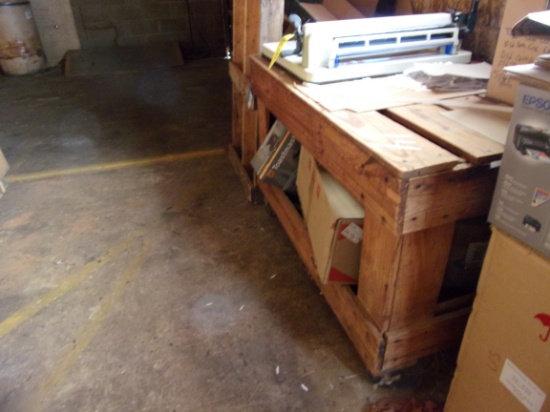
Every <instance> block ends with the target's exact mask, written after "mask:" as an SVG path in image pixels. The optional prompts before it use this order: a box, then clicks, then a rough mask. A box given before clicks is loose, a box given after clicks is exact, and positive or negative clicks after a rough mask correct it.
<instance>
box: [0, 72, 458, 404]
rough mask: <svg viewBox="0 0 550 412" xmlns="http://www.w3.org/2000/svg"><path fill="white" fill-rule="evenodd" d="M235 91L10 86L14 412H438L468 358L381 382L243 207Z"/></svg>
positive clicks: (433, 359)
mask: <svg viewBox="0 0 550 412" xmlns="http://www.w3.org/2000/svg"><path fill="white" fill-rule="evenodd" d="M227 73H228V70H227V63H226V62H224V61H199V62H194V63H189V64H187V65H185V66H184V67H181V68H178V69H173V70H168V69H158V70H155V71H151V72H148V73H132V74H116V75H115V74H113V75H101V76H90V77H71V78H67V77H64V76H63V75H62V73H61V72H60V71H56V70H52V71H50V72H47V73H44V74H40V75H36V76H26V77H20V78H12V77H0V93H1V96H2V98H1V100H0V119H1V129H0V147H1V148H2V149H3V151H4V153H5V155H6V157H7V158H8V161H9V163H10V165H11V170H10V173H9V176H8V181H9V186H8V191H7V193H6V195H5V196H4V197H3V198H2V199H0V322H1V323H0V411H2V412H29V411H30V412H35V411H79V412H84V411H90V412H91V411H102V412H106V411H113V412H115V411H116V412H120V411H170V412H171V411H179V412H180V411H183V412H194V411H218V410H223V411H228V412H231V411H369V410H371V409H372V408H371V407H372V405H374V404H377V402H378V406H379V409H378V410H382V409H381V408H380V405H381V402H382V401H383V400H384V399H392V400H402V401H407V400H411V399H413V398H414V399H416V400H419V402H420V403H422V402H425V401H428V400H430V401H433V402H435V403H436V404H438V405H439V406H441V405H442V404H443V402H444V399H445V396H446V393H447V390H448V386H449V383H450V380H451V378H452V373H453V369H454V362H455V357H456V350H455V349H453V350H450V351H446V352H443V353H439V354H436V355H433V356H430V357H428V358H426V359H423V360H421V361H419V363H418V364H417V365H415V366H414V367H411V368H409V369H406V370H404V371H401V372H400V373H399V374H398V375H396V376H393V377H392V378H395V382H393V383H391V384H389V385H385V384H384V382H381V381H380V380H379V379H374V378H373V377H371V376H370V375H369V374H368V373H367V372H366V369H365V367H364V366H363V364H362V363H361V360H360V359H359V357H358V355H357V354H356V352H355V350H354V348H353V346H352V345H351V343H350V341H349V340H348V339H347V337H346V335H345V333H344V332H343V330H342V329H341V327H340V325H339V324H338V322H337V320H336V319H335V317H334V316H333V314H332V313H331V311H330V309H329V307H328V305H327V304H326V302H325V301H324V299H323V297H322V296H321V295H320V294H319V290H318V289H317V287H316V285H315V284H314V282H313V281H312V280H311V279H310V278H309V276H308V274H307V273H306V271H305V269H304V267H303V266H302V264H301V262H300V261H299V259H298V257H297V255H296V253H295V252H294V250H293V248H292V246H291V244H290V242H289V241H288V239H287V237H286V235H285V234H284V232H283V231H282V229H281V227H280V226H279V224H278V222H277V221H276V219H275V218H274V217H273V216H272V215H271V214H270V213H268V211H267V210H266V208H265V207H262V206H252V205H250V204H247V203H246V201H245V196H244V192H243V190H242V187H241V186H240V183H239V180H238V178H237V176H236V175H235V173H234V172H233V170H232V167H231V166H230V163H229V161H228V159H227V156H226V155H225V153H224V151H223V150H222V148H223V146H224V144H226V143H227V142H228V141H229V139H230V130H231V125H230V122H231V95H230V89H231V88H230V82H229V78H228V75H227ZM384 410H386V411H390V410H395V411H397V410H399V409H395V408H394V409H384ZM432 410H437V409H432Z"/></svg>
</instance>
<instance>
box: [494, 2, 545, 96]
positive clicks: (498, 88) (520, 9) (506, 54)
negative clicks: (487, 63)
mask: <svg viewBox="0 0 550 412" xmlns="http://www.w3.org/2000/svg"><path fill="white" fill-rule="evenodd" d="M546 2H547V0H529V1H523V0H507V1H506V7H505V9H504V16H503V19H502V23H501V26H500V33H499V36H498V41H497V47H496V49H495V55H494V58H493V66H492V69H491V77H490V79H489V83H488V85H487V96H488V97H491V98H493V99H496V100H500V101H502V102H505V103H508V104H513V103H514V97H515V95H516V89H517V86H518V84H519V82H518V81H517V80H516V79H514V78H512V77H510V76H508V75H507V74H506V72H505V71H504V67H505V66H513V65H518V64H527V63H532V62H533V61H534V60H535V59H536V58H537V56H539V55H540V54H543V53H548V52H550V43H549V42H548V40H547V39H544V38H543V37H540V38H532V37H529V38H526V37H514V36H513V35H512V29H513V27H514V25H515V24H516V23H517V22H518V21H520V20H521V19H523V18H524V17H525V16H526V15H528V14H529V13H532V12H538V11H542V10H545V7H546Z"/></svg>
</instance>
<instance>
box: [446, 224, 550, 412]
mask: <svg viewBox="0 0 550 412" xmlns="http://www.w3.org/2000/svg"><path fill="white" fill-rule="evenodd" d="M549 297H550V260H549V259H547V258H545V257H544V256H542V255H540V254H539V253H537V252H535V251H534V250H533V249H531V248H529V247H528V246H526V245H524V244H522V243H521V242H518V241H517V240H516V239H514V238H513V237H510V236H509V235H507V234H506V233H504V232H502V231H500V230H498V229H496V228H495V229H494V230H493V234H492V237H491V240H490V242H489V249H488V251H487V255H486V258H485V262H484V264H483V270H482V273H481V277H480V281H479V285H478V290H477V296H476V299H475V302H474V306H473V311H472V314H471V315H470V318H469V320H468V325H467V327H466V332H465V334H464V338H463V341H462V345H461V348H460V353H459V357H458V364H457V369H456V372H455V375H454V377H453V381H452V384H451V388H450V391H449V395H448V397H447V402H446V405H445V411H446V412H477V411H480V412H481V411H483V412H503V411H506V412H516V411H517V412H525V411H531V412H543V411H544V412H548V411H550V399H549V395H550V298H549Z"/></svg>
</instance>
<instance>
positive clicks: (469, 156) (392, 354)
mask: <svg viewBox="0 0 550 412" xmlns="http://www.w3.org/2000/svg"><path fill="white" fill-rule="evenodd" d="M267 63H268V62H267V61H266V60H265V59H264V58H262V57H260V56H251V57H250V59H249V62H248V65H249V66H248V67H249V73H250V77H249V79H248V78H247V80H246V81H244V80H242V79H241V82H244V83H246V87H249V88H250V90H251V92H252V94H253V95H254V96H255V97H256V98H257V108H258V109H257V117H256V119H257V121H256V124H257V125H258V130H259V133H258V136H260V137H261V136H265V134H266V133H267V130H268V127H269V124H268V120H267V119H269V114H272V115H273V116H275V117H276V118H277V119H279V120H280V121H282V122H283V124H285V125H286V126H287V127H288V129H289V130H291V131H292V133H293V134H294V135H295V136H296V138H297V139H298V140H299V141H300V143H301V144H302V145H303V147H305V148H307V150H308V151H310V152H311V153H312V154H313V156H314V157H315V158H316V160H317V161H318V162H319V163H320V165H321V166H323V167H324V168H325V169H326V170H327V171H328V172H329V173H331V174H332V175H333V176H334V177H335V178H336V179H337V180H339V181H340V183H341V184H342V185H344V186H345V187H346V188H347V189H348V190H349V191H350V193H351V194H352V195H353V196H354V197H355V198H356V199H357V200H358V201H359V202H360V203H362V204H363V206H364V208H365V221H364V239H363V246H362V256H361V264H360V275H359V282H358V285H357V292H354V290H353V289H352V288H351V287H349V286H346V285H338V284H322V283H321V281H320V278H319V275H318V273H317V271H316V267H315V261H314V258H313V254H312V250H311V244H310V241H309V236H308V233H307V230H306V228H305V225H304V223H303V220H302V218H301V215H300V214H299V213H298V211H297V210H296V208H295V206H294V205H293V204H292V203H291V202H290V200H289V199H288V198H287V197H286V196H285V194H284V193H283V192H282V191H280V190H278V189H277V188H275V187H273V186H269V185H267V184H264V183H262V182H256V181H255V179H254V178H252V183H251V186H253V187H256V185H257V186H258V187H259V188H260V190H261V192H262V194H263V195H264V197H265V199H266V200H267V202H268V203H269V204H270V206H271V207H272V209H273V210H274V211H275V213H276V215H277V216H278V218H279V220H280V221H281V223H282V225H283V227H284V228H285V230H286V232H287V233H288V235H289V237H290V239H291V241H292V242H293V244H294V246H295V248H296V250H297V251H298V253H299V255H300V257H301V258H302V260H303V261H304V263H305V264H306V265H307V267H308V269H309V271H310V272H311V274H312V276H313V278H314V279H315V281H316V282H317V284H318V286H319V287H320V289H321V291H322V292H323V295H324V296H325V298H326V300H327V301H328V303H329V304H330V306H331V307H332V309H333V311H334V313H335V315H336V316H337V317H338V319H339V321H340V323H341V324H342V326H343V327H344V329H345V330H346V332H347V334H348V336H349V337H350V339H351V341H352V342H353V344H354V345H355V347H356V349H357V351H358V352H359V354H360V356H361V357H362V359H363V361H364V362H365V365H366V366H367V368H368V369H369V371H370V372H371V373H372V374H373V375H375V376H378V375H380V374H383V373H385V372H389V371H393V370H396V369H401V368H403V367H406V366H409V365H411V364H413V363H414V362H416V360H417V359H419V358H420V357H423V356H425V355H428V354H430V353H433V352H435V351H438V350H441V349H443V348H446V347H448V346H450V345H453V344H457V343H459V342H460V339H461V337H462V333H463V330H464V327H465V324H466V321H467V318H468V314H469V312H470V304H471V300H472V299H473V296H472V295H471V294H470V295H466V296H459V297H457V298H454V299H451V300H447V301H439V296H440V290H441V286H442V282H443V277H444V273H445V269H446V266H447V260H448V256H449V252H450V249H451V243H452V239H453V233H454V229H455V225H456V223H457V222H459V221H461V220H464V219H468V218H473V217H479V216H484V215H485V214H486V213H487V212H488V208H489V205H490V201H491V197H492V192H493V188H494V184H495V180H496V174H497V170H498V169H496V168H494V167H491V162H493V161H495V160H498V159H500V157H501V155H502V149H503V147H502V145H500V144H496V143H495V142H493V141H492V140H491V139H488V138H486V137H484V136H483V135H481V134H478V133H477V132H474V131H472V130H470V129H468V128H467V127H465V126H462V125H461V124H459V123H454V122H453V121H451V120H449V119H446V118H444V117H442V116H438V112H439V111H442V110H446V109H445V108H444V107H440V106H435V105H425V104H424V105H422V104H416V105H410V106H405V107H400V108H394V109H389V110H382V111H370V112H364V113H355V112H351V111H348V110H341V111H337V112H329V111H327V110H325V109H324V108H323V107H321V106H320V105H319V104H317V103H316V102H314V101H313V100H311V99H309V98H308V97H306V96H305V95H304V94H302V93H301V92H300V91H299V90H297V89H296V87H294V83H295V82H296V79H295V78H294V77H292V76H291V75H290V74H288V73H286V72H284V71H283V70H281V69H279V68H276V67H275V68H273V69H271V70H268V69H267ZM230 72H231V74H232V76H231V77H232V79H233V81H234V84H235V83H237V81H238V77H239V75H238V70H237V69H236V68H235V67H233V68H232V69H231V70H230ZM241 87H243V86H242V85H241ZM474 99H475V100H474V101H475V103H482V102H483V100H482V99H481V98H477V97H474ZM487 103H488V102H487ZM403 134H407V135H408V136H410V139H411V141H412V142H414V144H415V145H416V146H417V148H418V150H414V151H407V150H395V149H394V148H392V147H391V136H395V135H403ZM373 135H376V136H377V139H376V142H373V141H371V140H369V136H373ZM384 135H387V136H388V138H387V141H386V143H387V144H380V140H379V139H380V136H384ZM249 141H250V142H253V140H249ZM256 144H257V143H256ZM245 152H253V149H251V148H248V149H247V150H245Z"/></svg>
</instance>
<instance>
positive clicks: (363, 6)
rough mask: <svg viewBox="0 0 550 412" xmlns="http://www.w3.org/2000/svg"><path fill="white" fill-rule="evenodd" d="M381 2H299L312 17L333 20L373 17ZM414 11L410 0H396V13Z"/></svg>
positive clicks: (333, 0) (367, 0) (351, 0)
mask: <svg viewBox="0 0 550 412" xmlns="http://www.w3.org/2000/svg"><path fill="white" fill-rule="evenodd" d="M379 3H382V5H383V3H384V2H383V1H380V2H379V1H378V0H349V1H348V0H322V1H321V2H318V1H314V2H310V1H302V2H299V5H300V7H301V8H302V9H303V10H304V11H305V12H306V13H307V17H308V18H310V19H313V20H315V21H332V20H346V19H361V18H365V17H373V16H375V12H376V10H377V6H378V5H379ZM294 11H296V10H294ZM412 13H413V9H412V4H411V1H410V0H397V1H396V3H395V10H394V14H396V15H402V14H412ZM298 14H300V13H298ZM303 20H304V21H305V20H307V19H303Z"/></svg>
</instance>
